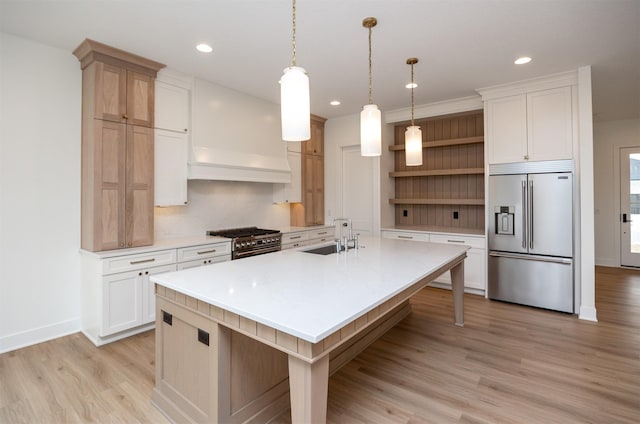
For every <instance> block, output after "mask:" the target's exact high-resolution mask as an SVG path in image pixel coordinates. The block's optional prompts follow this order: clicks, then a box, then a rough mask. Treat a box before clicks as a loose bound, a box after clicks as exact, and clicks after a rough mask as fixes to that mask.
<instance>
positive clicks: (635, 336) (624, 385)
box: [0, 267, 640, 424]
mask: <svg viewBox="0 0 640 424" xmlns="http://www.w3.org/2000/svg"><path fill="white" fill-rule="evenodd" d="M412 303H413V313H412V314H411V315H410V316H409V317H408V318H407V319H405V320H404V321H402V322H401V323H400V324H399V325H398V326H396V327H395V328H393V329H392V330H391V331H389V332H388V333H387V334H386V335H385V336H384V337H382V338H381V339H380V340H378V341H377V342H376V343H374V344H373V345H372V346H370V347H369V348H368V349H367V350H366V351H364V352H363V353H362V354H361V355H359V356H358V357H357V358H356V359H354V360H353V361H352V362H350V363H349V364H347V365H346V366H345V367H344V368H342V369H341V370H340V371H339V372H338V373H336V374H335V375H334V376H333V377H332V378H331V379H330V382H329V410H328V421H329V422H330V423H411V424H418V423H638V422H640V272H639V271H632V270H621V269H615V268H603V267H598V268H597V270H596V307H597V310H598V319H599V322H598V323H591V322H585V321H580V320H578V319H576V317H574V316H571V315H566V314H562V313H556V312H549V311H543V310H539V309H533V308H527V307H522V306H517V305H510V304H506V303H501V302H495V301H489V300H485V299H484V298H482V297H478V296H472V295H467V296H466V297H465V326H464V327H463V328H458V327H455V326H454V325H453V324H452V319H453V308H452V302H451V293H450V292H448V291H445V290H440V289H434V288H427V289H425V290H424V291H422V292H421V293H419V294H418V295H417V296H416V297H415V298H414V299H413V300H412ZM153 369H154V333H153V332H152V331H151V332H147V333H144V334H140V335H137V336H134V337H130V338H128V339H125V340H122V341H119V342H115V343H112V344H109V345H106V346H103V347H101V348H96V347H94V346H93V345H92V344H91V343H90V342H89V341H88V340H87V339H86V338H85V337H84V336H83V335H81V334H74V335H71V336H67V337H63V338H60V339H56V340H53V341H50V342H46V343H41V344H38V345H35V346H31V347H28V348H24V349H20V350H17V351H13V352H9V353H6V354H3V355H0V423H55V422H58V423H76V422H83V423H85V422H94V423H103V422H106V423H166V422H167V421H166V419H165V418H164V417H163V416H162V415H161V414H160V413H159V412H158V411H157V410H155V409H154V408H153V406H151V404H150V401H149V399H150V396H151V389H152V387H153V381H154V374H153V372H154V371H153ZM276 422H277V423H289V422H290V418H289V416H288V414H286V413H285V414H283V415H282V416H280V417H278V418H277V419H276Z"/></svg>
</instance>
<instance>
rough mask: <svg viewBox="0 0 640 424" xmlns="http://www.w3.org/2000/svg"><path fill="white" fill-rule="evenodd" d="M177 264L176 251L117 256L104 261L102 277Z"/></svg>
mask: <svg viewBox="0 0 640 424" xmlns="http://www.w3.org/2000/svg"><path fill="white" fill-rule="evenodd" d="M175 262H176V249H170V250H159V251H157V252H149V253H139V254H137V255H124V256H115V257H113V258H108V259H105V260H103V261H102V275H109V274H115V273H117V272H127V271H135V270H138V269H143V268H150V267H155V266H160V265H169V264H174V263H175Z"/></svg>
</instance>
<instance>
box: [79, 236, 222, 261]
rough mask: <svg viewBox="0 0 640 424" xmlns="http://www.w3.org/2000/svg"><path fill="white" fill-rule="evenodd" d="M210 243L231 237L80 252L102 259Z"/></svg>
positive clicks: (182, 238)
mask: <svg viewBox="0 0 640 424" xmlns="http://www.w3.org/2000/svg"><path fill="white" fill-rule="evenodd" d="M210 243H231V239H228V238H226V237H216V236H206V235H202V236H188V237H176V238H170V239H164V240H156V241H155V242H154V243H153V244H152V245H150V246H141V247H132V248H130V249H114V250H103V251H101V252H91V251H89V250H84V249H80V253H82V254H84V255H92V256H96V257H98V258H100V259H106V258H113V257H115V256H124V255H136V254H139V253H149V252H156V251H158V250H165V249H179V248H181V247H192V246H200V245H203V244H210Z"/></svg>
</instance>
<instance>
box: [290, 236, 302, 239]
mask: <svg viewBox="0 0 640 424" xmlns="http://www.w3.org/2000/svg"><path fill="white" fill-rule="evenodd" d="M299 238H302V236H295V237H290V238H289V239H290V240H295V239H299Z"/></svg>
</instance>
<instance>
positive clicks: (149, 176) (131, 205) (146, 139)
mask: <svg viewBox="0 0 640 424" xmlns="http://www.w3.org/2000/svg"><path fill="white" fill-rule="evenodd" d="M153 160H154V153H153V129H151V128H144V127H137V126H133V125H127V161H126V167H127V179H126V180H127V181H126V203H125V205H126V212H125V216H126V226H125V228H126V230H125V232H126V240H127V241H126V243H127V247H135V246H147V245H150V244H153V173H154V171H153V168H154V167H153Z"/></svg>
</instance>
